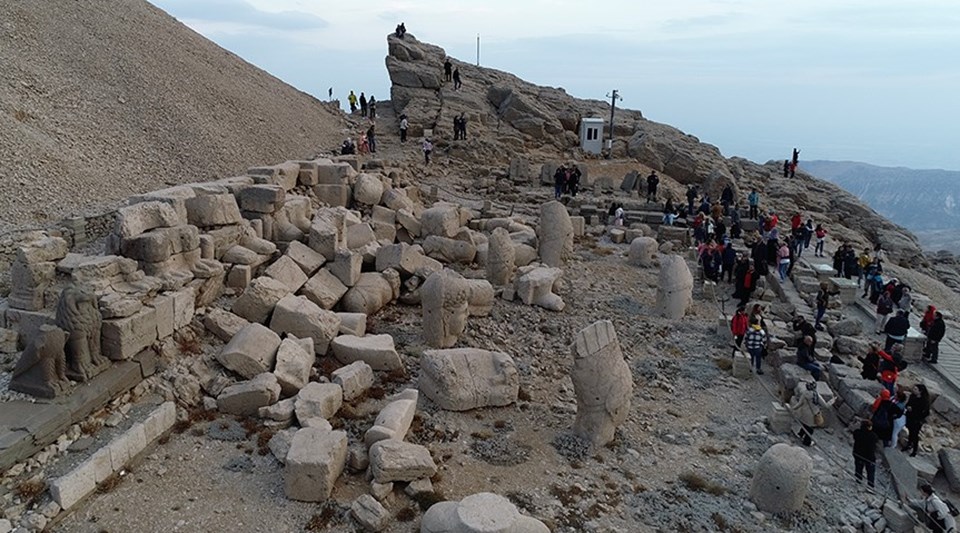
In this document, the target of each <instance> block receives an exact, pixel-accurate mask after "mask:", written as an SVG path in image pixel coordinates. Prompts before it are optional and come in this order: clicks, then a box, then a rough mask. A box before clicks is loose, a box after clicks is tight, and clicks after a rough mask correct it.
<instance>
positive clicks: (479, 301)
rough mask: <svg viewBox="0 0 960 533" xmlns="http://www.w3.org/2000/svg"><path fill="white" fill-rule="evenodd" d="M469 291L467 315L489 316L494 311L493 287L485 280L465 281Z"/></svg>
mask: <svg viewBox="0 0 960 533" xmlns="http://www.w3.org/2000/svg"><path fill="white" fill-rule="evenodd" d="M464 283H466V285H467V290H468V291H469V296H468V297H467V314H468V315H470V316H487V315H489V314H490V311H492V310H493V299H494V296H495V294H494V291H493V285H491V284H490V282H489V281H487V280H485V279H467V280H464Z"/></svg>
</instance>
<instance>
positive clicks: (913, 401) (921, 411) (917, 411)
mask: <svg viewBox="0 0 960 533" xmlns="http://www.w3.org/2000/svg"><path fill="white" fill-rule="evenodd" d="M929 415H930V392H929V391H927V386H926V385H924V384H923V383H920V384H918V385H917V388H916V390H915V391H914V392H913V393H912V394H910V399H909V400H908V401H907V433H908V436H907V445H906V446H905V447H904V448H903V451H907V450H910V449H912V450H913V451H912V452H910V456H911V457H916V456H917V449H918V448H919V447H920V429H921V428H923V423H924V422H926V421H927V416H929Z"/></svg>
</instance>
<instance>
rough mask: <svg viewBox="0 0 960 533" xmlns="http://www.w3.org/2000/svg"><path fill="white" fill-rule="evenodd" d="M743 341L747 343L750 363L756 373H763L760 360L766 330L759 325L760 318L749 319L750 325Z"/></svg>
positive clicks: (765, 341) (764, 344) (765, 342)
mask: <svg viewBox="0 0 960 533" xmlns="http://www.w3.org/2000/svg"><path fill="white" fill-rule="evenodd" d="M744 342H745V343H746V345H747V352H748V353H749V354H750V363H751V365H752V366H753V368H754V371H755V372H756V373H757V374H758V375H761V376H762V375H763V370H761V369H760V362H761V361H762V360H763V349H764V347H766V345H767V332H766V331H764V330H763V328H762V327H760V319H759V318H756V317H754V318H752V319H750V327H749V328H747V333H746V335H744Z"/></svg>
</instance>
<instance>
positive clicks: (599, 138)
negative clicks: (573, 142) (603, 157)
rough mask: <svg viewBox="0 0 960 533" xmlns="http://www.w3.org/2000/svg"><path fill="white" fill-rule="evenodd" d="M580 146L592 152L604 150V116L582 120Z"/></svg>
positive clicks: (596, 152) (585, 150)
mask: <svg viewBox="0 0 960 533" xmlns="http://www.w3.org/2000/svg"><path fill="white" fill-rule="evenodd" d="M580 148H582V149H583V151H584V152H588V153H591V154H599V153H600V152H601V151H602V150H603V119H602V118H584V119H581V120H580Z"/></svg>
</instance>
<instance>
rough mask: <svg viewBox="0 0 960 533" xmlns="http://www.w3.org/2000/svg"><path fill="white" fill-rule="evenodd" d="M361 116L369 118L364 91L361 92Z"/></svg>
mask: <svg viewBox="0 0 960 533" xmlns="http://www.w3.org/2000/svg"><path fill="white" fill-rule="evenodd" d="M360 116H361V117H365V116H367V97H366V95H364V94H363V92H362V91H361V92H360Z"/></svg>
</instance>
